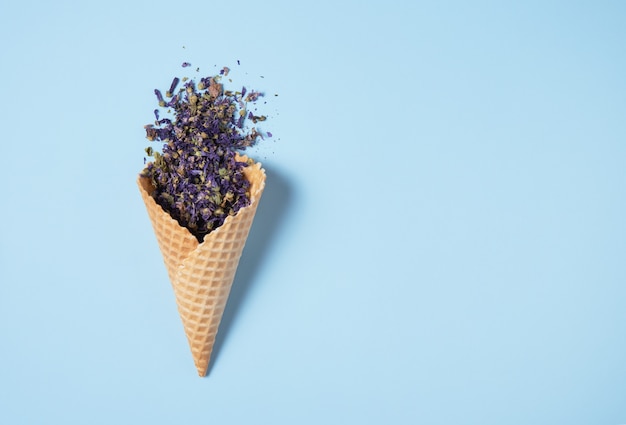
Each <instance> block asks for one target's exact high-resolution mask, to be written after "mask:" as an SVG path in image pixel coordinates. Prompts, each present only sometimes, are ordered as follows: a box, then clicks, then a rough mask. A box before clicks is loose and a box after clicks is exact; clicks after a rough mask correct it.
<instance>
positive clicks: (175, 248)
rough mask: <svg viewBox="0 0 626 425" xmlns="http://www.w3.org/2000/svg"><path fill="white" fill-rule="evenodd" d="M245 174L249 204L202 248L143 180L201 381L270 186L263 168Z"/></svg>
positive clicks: (141, 186) (252, 167)
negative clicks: (260, 207)
mask: <svg viewBox="0 0 626 425" xmlns="http://www.w3.org/2000/svg"><path fill="white" fill-rule="evenodd" d="M242 158H243V159H244V160H245V159H246V158H245V157H242ZM244 175H245V176H246V178H247V179H248V181H250V205H248V206H247V207H245V208H242V209H240V210H239V211H238V212H237V214H235V215H234V216H229V217H228V218H226V221H224V224H222V225H221V226H220V227H219V228H217V229H215V230H214V231H212V232H211V233H209V234H208V235H206V236H205V237H204V241H203V242H202V243H198V240H197V239H196V238H195V236H193V235H192V234H191V233H190V232H189V231H188V230H187V229H186V228H184V227H182V226H180V225H179V224H178V222H177V221H176V220H175V219H173V218H172V217H171V216H170V215H169V214H168V213H167V212H165V211H164V210H163V208H161V206H160V205H158V204H157V203H156V202H155V200H154V198H153V197H152V196H151V192H152V190H153V188H152V185H151V182H150V179H148V178H146V177H140V178H139V180H138V184H139V189H140V191H141V196H142V198H143V201H144V203H145V204H146V208H147V210H148V215H149V216H150V221H151V222H152V227H153V228H154V233H155V234H156V238H157V242H158V244H159V248H160V249H161V253H162V254H163V261H164V262H165V266H166V268H167V272H168V274H169V278H170V282H171V283H172V287H173V288H174V294H175V296H176V304H177V305H178V312H179V314H180V318H181V319H182V322H183V327H184V328H185V333H186V335H187V339H188V341H189V346H190V348H191V353H192V355H193V359H194V362H195V364H196V368H197V369H198V374H199V375H200V376H205V375H206V373H207V369H208V366H209V360H210V358H211V352H212V350H213V344H214V342H215V336H216V334H217V329H218V327H219V324H220V321H221V319H222V314H223V312H224V308H225V306H226V301H227V299H228V295H229V293H230V288H231V286H232V283H233V280H234V278H235V272H236V270H237V265H238V264H239V258H240V257H241V253H242V251H243V247H244V245H245V243H246V239H247V237H248V232H249V231H250V227H251V225H252V220H253V219H254V214H255V213H256V209H257V206H258V203H259V199H260V198H261V194H262V193H263V189H264V187H265V170H263V169H262V168H261V164H260V163H258V162H257V163H254V164H252V165H249V166H247V167H246V168H245V169H244Z"/></svg>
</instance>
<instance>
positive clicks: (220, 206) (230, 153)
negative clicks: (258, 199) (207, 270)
mask: <svg viewBox="0 0 626 425" xmlns="http://www.w3.org/2000/svg"><path fill="white" fill-rule="evenodd" d="M188 66H189V63H187V62H185V63H183V67H188ZM229 71H230V70H229V69H228V68H226V67H225V68H223V69H222V70H221V71H220V74H219V75H215V76H212V77H204V78H200V79H199V81H198V82H197V83H196V81H195V80H194V79H188V78H183V80H182V87H181V88H179V89H178V91H176V90H177V87H178V86H179V84H180V83H181V80H180V79H179V78H178V77H176V78H174V80H173V81H172V84H171V86H170V88H169V90H167V92H166V93H165V97H164V96H163V95H162V93H161V91H159V90H155V91H154V93H155V94H156V97H157V100H158V102H159V107H160V109H155V110H154V114H155V118H156V121H155V122H154V124H149V125H146V126H145V129H146V137H147V138H148V140H150V141H161V142H164V145H163V149H162V153H159V152H158V151H156V150H154V149H152V147H148V148H146V153H147V155H148V156H150V157H153V158H154V160H153V161H152V162H149V163H148V165H147V166H146V168H145V169H144V170H143V172H142V174H141V175H142V176H144V177H149V178H150V179H151V181H152V184H153V186H154V189H155V190H154V192H153V193H152V196H153V197H154V199H155V200H156V202H157V203H158V204H159V205H161V207H162V208H163V209H164V210H165V211H167V212H168V213H169V214H170V215H171V216H172V217H173V218H174V219H176V220H177V221H178V222H179V224H180V225H181V226H184V227H186V228H187V229H189V231H190V232H191V233H192V234H193V235H194V236H195V237H196V238H197V239H198V241H199V242H202V240H203V239H204V236H205V235H206V234H208V233H210V232H211V231H212V230H214V229H216V228H218V227H219V226H220V225H221V224H222V223H223V222H224V220H225V219H226V217H228V216H229V215H234V214H236V213H237V211H238V210H239V209H240V208H242V207H245V206H247V205H248V204H249V203H250V199H249V187H250V184H249V182H248V181H247V180H246V178H245V177H244V175H243V173H242V170H243V168H244V167H246V166H247V165H248V163H246V162H243V161H241V160H239V159H238V157H237V156H236V154H237V152H238V151H241V150H244V149H246V148H247V147H250V146H253V145H254V144H255V143H256V142H257V140H258V139H259V137H262V135H261V133H259V132H257V130H256V128H255V127H252V128H248V126H247V125H246V124H247V121H248V120H249V121H252V122H253V123H257V122H259V121H265V119H266V117H265V116H256V115H254V114H253V113H252V112H247V106H248V103H253V104H254V103H255V102H256V101H257V100H258V99H259V97H260V96H262V94H261V93H259V92H257V91H254V90H250V91H248V90H246V88H245V87H243V88H242V89H241V91H235V92H233V91H229V90H224V87H223V84H222V83H221V80H222V77H225V76H227V75H228V73H229ZM164 111H165V114H166V115H167V116H165V117H161V114H160V112H164ZM266 134H267V136H269V137H271V133H266Z"/></svg>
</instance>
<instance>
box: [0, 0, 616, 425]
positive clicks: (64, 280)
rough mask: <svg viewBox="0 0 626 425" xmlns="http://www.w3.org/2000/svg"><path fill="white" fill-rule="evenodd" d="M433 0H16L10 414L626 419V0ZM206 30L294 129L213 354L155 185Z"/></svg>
mask: <svg viewBox="0 0 626 425" xmlns="http://www.w3.org/2000/svg"><path fill="white" fill-rule="evenodd" d="M431 3H434V2H429V3H422V2H410V1H406V2H398V1H385V2H377V3H374V2H357V1H352V2H342V4H341V5H336V4H335V2H330V1H318V2H308V3H306V4H300V3H298V2H287V1H285V2H272V1H257V2H249V1H239V2H233V3H229V2H215V3H212V2H200V1H191V2H184V3H178V6H176V5H175V4H176V3H174V2H162V1H151V2H147V1H146V2H132V1H127V2H121V1H109V2H67V1H66V2H63V1H60V2H44V1H39V2H34V1H22V2H11V3H8V2H5V3H2V5H1V6H0V23H1V25H0V63H1V69H0V75H1V76H2V79H1V82H2V85H1V87H2V91H1V98H2V101H1V102H0V123H1V127H2V137H1V140H2V148H1V150H0V153H1V158H2V163H1V165H0V181H2V182H3V185H2V190H1V196H0V423H2V424H11V425H17V424H65V425H69V424H140V423H142V424H185V423H212V424H272V425H278V424H383V423H388V424H429V425H436V424H481V425H491V424H493V425H502V424H507V425H513V424H520V425H521V424H533V425H541V424H567V425H576V424H581V425H582V424H589V425H597V424H615V425H617V424H622V423H626V344H625V343H624V341H626V309H625V308H624V306H625V305H626V285H625V283H626V261H625V257H626V224H625V223H626V220H625V217H626V78H625V76H626V26H625V25H624V22H625V19H626V3H624V2H620V1H612V2H611V1H587V2H583V1H576V2H565V1H560V2H557V1H547V2H546V1H532V2H517V5H515V6H513V5H511V4H509V3H512V2H509V3H507V2H495V1H494V2H489V1H481V2H471V4H470V2H438V3H437V4H431ZM182 46H185V48H184V49H183V47H182ZM184 60H188V61H190V62H192V63H193V65H194V66H196V65H198V66H200V67H201V68H202V69H204V70H207V71H208V72H209V73H210V72H213V70H216V69H218V68H219V67H221V66H224V65H228V66H230V67H231V68H232V69H233V78H234V79H235V80H236V81H237V84H240V83H241V84H246V85H248V86H252V87H254V88H258V89H261V90H265V91H266V92H267V93H268V94H269V95H270V96H269V97H268V100H270V102H269V103H268V106H267V108H268V109H269V110H268V112H269V113H270V115H271V119H270V120H268V121H267V123H266V126H265V128H266V129H267V130H270V131H272V133H274V138H273V139H270V140H268V141H267V143H265V144H264V145H263V146H260V147H259V148H258V149H257V150H256V151H255V152H253V156H255V157H256V158H258V159H259V160H261V161H262V162H263V163H264V164H265V166H266V168H267V171H268V176H269V177H268V181H267V189H266V193H265V195H264V198H263V199H262V201H261V205H260V207H259V211H258V214H257V218H256V221H255V224H254V227H253V230H252V233H251V235H250V239H249V241H248V245H247V247H246V250H245V252H244V255H243V257H242V260H241V263H240V268H239V271H238V274H237V277H236V280H235V284H234V287H233V292H232V294H231V299H230V301H229V305H228V307H227V311H226V313H225V318H224V321H223V323H222V328H221V330H220V332H221V333H220V335H219V340H218V345H217V347H216V353H215V358H214V361H213V363H212V368H211V370H210V374H209V376H208V377H207V378H205V379H200V378H198V376H197V374H196V370H195V367H194V365H193V361H192V359H191V354H190V352H189V348H188V346H187V342H186V339H185V336H184V332H183V329H182V326H181V324H180V320H179V318H178V314H177V311H176V307H175V302H174V296H173V293H172V291H171V288H170V284H169V281H168V279H167V275H166V272H165V268H164V266H163V263H162V260H161V257H160V253H159V251H158V247H157V244H156V240H155V238H154V235H153V233H152V230H151V227H150V223H149V221H148V217H147V214H146V212H145V209H144V207H143V204H142V202H141V199H140V196H139V193H138V190H137V187H136V185H135V176H136V174H137V173H138V172H139V171H140V169H141V167H142V165H143V148H144V147H145V146H147V142H146V140H145V139H144V131H143V125H144V124H146V123H148V122H150V121H151V120H152V109H153V108H154V105H155V99H154V96H153V94H152V90H153V89H154V88H156V87H161V88H165V87H166V86H167V85H169V82H170V81H171V78H172V77H173V76H174V75H176V74H180V72H181V69H180V63H181V62H182V61H184ZM237 60H240V61H241V66H237V65H236V61H237ZM214 65H215V66H217V68H214ZM261 76H263V77H264V78H261ZM274 93H276V94H278V95H279V96H278V97H273V96H272V95H273V94H274Z"/></svg>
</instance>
